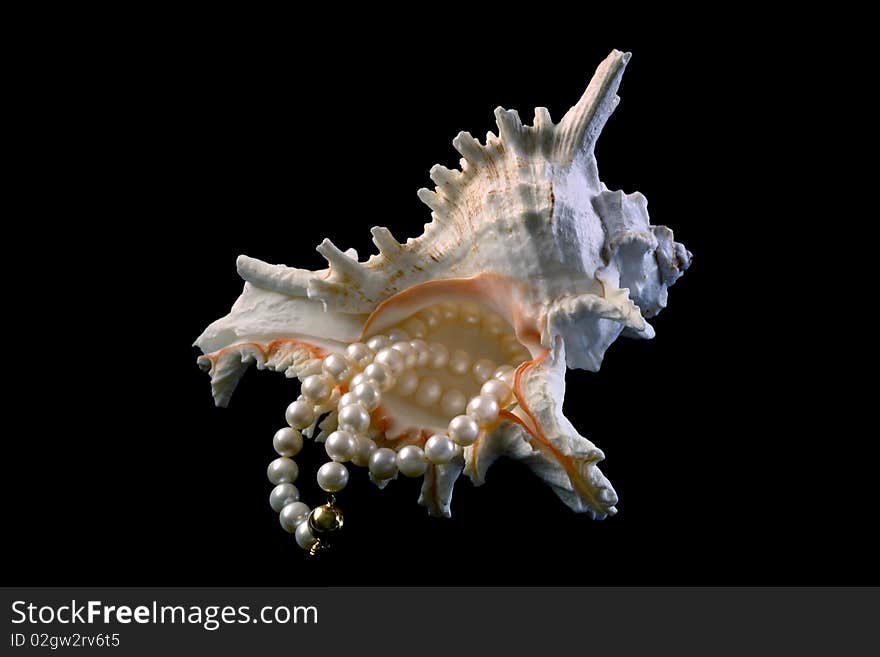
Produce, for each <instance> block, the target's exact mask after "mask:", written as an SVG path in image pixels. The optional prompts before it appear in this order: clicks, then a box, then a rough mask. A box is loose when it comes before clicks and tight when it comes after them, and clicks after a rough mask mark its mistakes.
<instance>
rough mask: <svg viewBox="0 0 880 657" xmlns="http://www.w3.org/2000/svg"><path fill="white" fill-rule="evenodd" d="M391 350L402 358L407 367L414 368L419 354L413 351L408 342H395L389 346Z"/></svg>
mask: <svg viewBox="0 0 880 657" xmlns="http://www.w3.org/2000/svg"><path fill="white" fill-rule="evenodd" d="M391 348H392V349H394V350H395V351H397V352H399V353H400V355H401V356H403V360H404V361H405V362H406V366H407V367H415V366H416V361H417V360H418V357H419V354H418V353H417V352H416V350H415V349H413V346H412V345H411V344H410V343H409V342H395V343H394V344H393V345H391Z"/></svg>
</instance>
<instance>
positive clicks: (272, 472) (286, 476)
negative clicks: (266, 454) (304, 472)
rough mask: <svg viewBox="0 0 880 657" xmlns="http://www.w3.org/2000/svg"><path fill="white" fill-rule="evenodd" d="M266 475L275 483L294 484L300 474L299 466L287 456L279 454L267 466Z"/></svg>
mask: <svg viewBox="0 0 880 657" xmlns="http://www.w3.org/2000/svg"><path fill="white" fill-rule="evenodd" d="M266 476H267V477H269V481H271V482H272V483H273V484H292V483H293V482H295V481H296V478H297V477H298V476H299V467H297V465H296V463H295V462H294V461H293V460H291V459H289V458H287V457H286V456H279V457H278V458H277V459H275V460H274V461H272V462H271V463H270V464H269V467H268V468H266Z"/></svg>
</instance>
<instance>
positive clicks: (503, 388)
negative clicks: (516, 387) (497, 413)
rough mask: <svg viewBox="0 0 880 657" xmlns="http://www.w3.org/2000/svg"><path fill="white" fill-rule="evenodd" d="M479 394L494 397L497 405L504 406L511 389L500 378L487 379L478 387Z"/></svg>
mask: <svg viewBox="0 0 880 657" xmlns="http://www.w3.org/2000/svg"><path fill="white" fill-rule="evenodd" d="M480 394H481V395H486V396H487V397H492V398H494V399H495V400H496V401H497V402H498V405H499V406H505V405H506V404H507V401H508V400H509V399H510V395H511V390H510V386H509V385H507V384H506V383H505V382H504V381H502V380H501V379H489V380H488V381H486V383H484V384H483V386H482V387H481V388H480Z"/></svg>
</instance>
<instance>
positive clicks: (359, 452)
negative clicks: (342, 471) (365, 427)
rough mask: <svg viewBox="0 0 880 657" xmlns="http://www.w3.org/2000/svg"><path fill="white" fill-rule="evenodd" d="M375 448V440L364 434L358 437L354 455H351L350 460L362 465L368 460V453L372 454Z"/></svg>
mask: <svg viewBox="0 0 880 657" xmlns="http://www.w3.org/2000/svg"><path fill="white" fill-rule="evenodd" d="M375 449H376V441H375V440H373V439H372V438H366V437H364V436H360V437H358V439H357V449H356V450H355V453H354V456H352V457H351V462H352V463H354V464H355V465H359V466H360V467H364V466H365V465H367V464H368V463H369V462H370V454H372V453H373V451H375Z"/></svg>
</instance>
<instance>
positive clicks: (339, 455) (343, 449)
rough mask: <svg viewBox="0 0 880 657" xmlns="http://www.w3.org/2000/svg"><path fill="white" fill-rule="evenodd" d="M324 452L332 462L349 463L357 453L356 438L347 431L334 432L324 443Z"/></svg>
mask: <svg viewBox="0 0 880 657" xmlns="http://www.w3.org/2000/svg"><path fill="white" fill-rule="evenodd" d="M324 451H326V452H327V456H329V457H330V458H331V459H333V460H334V461H338V462H340V463H344V462H345V461H350V460H351V458H352V457H353V456H354V454H355V452H356V451H357V438H355V437H354V436H353V435H352V434H350V433H349V432H347V431H334V432H333V433H331V434H330V435H329V436H327V440H326V441H324Z"/></svg>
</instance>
